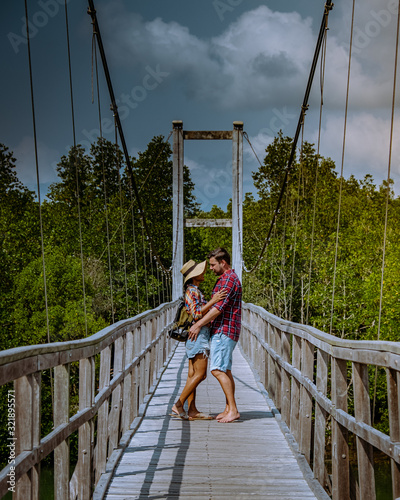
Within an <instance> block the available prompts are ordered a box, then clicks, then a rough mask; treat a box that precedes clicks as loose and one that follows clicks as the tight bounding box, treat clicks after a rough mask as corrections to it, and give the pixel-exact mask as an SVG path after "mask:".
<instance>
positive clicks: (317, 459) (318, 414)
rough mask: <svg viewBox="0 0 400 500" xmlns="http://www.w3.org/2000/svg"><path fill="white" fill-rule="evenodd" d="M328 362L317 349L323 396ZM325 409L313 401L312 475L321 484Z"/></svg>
mask: <svg viewBox="0 0 400 500" xmlns="http://www.w3.org/2000/svg"><path fill="white" fill-rule="evenodd" d="M328 363H329V355H328V354H327V353H326V352H324V351H322V350H321V349H318V351H317V390H318V392H320V393H321V394H322V395H323V396H326V394H327V388H328ZM326 419H327V413H326V411H325V410H324V409H323V408H322V407H321V406H320V405H319V404H318V402H316V403H315V435H314V477H315V478H316V479H318V481H319V482H320V483H321V484H324V480H325V435H326Z"/></svg>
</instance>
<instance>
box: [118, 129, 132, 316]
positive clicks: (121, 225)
mask: <svg viewBox="0 0 400 500" xmlns="http://www.w3.org/2000/svg"><path fill="white" fill-rule="evenodd" d="M115 163H116V170H117V177H118V190H119V212H120V219H121V222H120V224H119V227H120V228H121V243H122V257H123V260H124V285H125V304H126V317H127V318H129V316H130V314H129V300H128V279H127V274H126V251H125V234H124V231H125V226H124V218H123V215H122V213H123V206H122V186H121V175H120V168H121V166H120V164H119V160H118V133H117V127H116V126H115Z"/></svg>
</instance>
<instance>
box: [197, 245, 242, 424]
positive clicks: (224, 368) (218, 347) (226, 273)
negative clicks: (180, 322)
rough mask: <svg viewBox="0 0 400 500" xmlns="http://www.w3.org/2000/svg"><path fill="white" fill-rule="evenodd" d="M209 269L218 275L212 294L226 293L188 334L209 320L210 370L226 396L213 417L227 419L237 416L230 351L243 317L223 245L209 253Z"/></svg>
mask: <svg viewBox="0 0 400 500" xmlns="http://www.w3.org/2000/svg"><path fill="white" fill-rule="evenodd" d="M208 258H209V262H210V269H211V270H212V271H213V272H214V274H215V275H216V276H219V278H218V280H217V282H216V284H215V286H214V290H213V293H212V295H214V294H215V293H216V292H218V291H219V290H221V289H225V290H226V291H227V296H226V297H225V298H224V299H223V300H221V301H220V302H217V303H216V304H214V305H213V306H212V308H211V309H210V310H209V311H208V313H207V314H206V315H205V316H203V317H202V318H201V319H200V320H199V321H196V323H194V324H193V326H192V327H191V328H190V331H189V338H191V339H196V338H197V335H198V333H199V331H200V329H201V327H202V326H204V325H207V324H208V323H209V322H210V321H211V322H212V323H211V347H210V358H211V365H210V370H211V373H212V374H213V375H214V377H216V379H217V380H218V382H219V383H220V384H221V387H222V390H223V391H224V394H225V398H226V407H225V410H224V411H223V412H222V413H220V414H219V415H218V416H217V417H216V419H217V420H218V421H219V422H223V423H228V422H233V421H234V420H237V419H238V418H240V413H239V412H238V409H237V406H236V401H235V382H234V380H233V376H232V371H231V368H232V353H233V350H234V349H235V347H236V344H237V341H238V340H239V335H240V327H241V318H242V285H241V283H240V281H239V278H238V276H237V274H236V273H235V271H234V270H233V269H231V265H230V263H231V258H230V255H229V253H228V252H227V251H226V250H225V249H224V248H217V249H216V250H214V251H212V252H211V253H210V254H209V255H208Z"/></svg>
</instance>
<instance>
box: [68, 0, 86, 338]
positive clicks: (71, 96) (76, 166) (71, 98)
mask: <svg viewBox="0 0 400 500" xmlns="http://www.w3.org/2000/svg"><path fill="white" fill-rule="evenodd" d="M64 5H65V27H66V38H67V53H68V74H69V88H70V101H71V120H72V136H73V144H74V149H73V151H74V154H73V158H74V165H75V177H76V200H77V210H78V232H79V248H80V257H81V270H82V292H83V312H84V317H85V333H86V336H87V334H88V327H87V311H86V285H85V266H84V261H83V238H82V219H81V202H80V195H79V169H78V161H77V157H76V133H75V112H74V93H73V85H72V64H71V48H70V41H69V22H68V8H67V0H65V1H64Z"/></svg>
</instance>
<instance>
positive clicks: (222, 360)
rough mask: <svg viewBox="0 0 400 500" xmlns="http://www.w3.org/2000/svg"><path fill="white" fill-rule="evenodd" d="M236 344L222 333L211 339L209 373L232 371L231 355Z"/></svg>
mask: <svg viewBox="0 0 400 500" xmlns="http://www.w3.org/2000/svg"><path fill="white" fill-rule="evenodd" d="M236 344H237V342H235V341H234V340H232V339H230V338H229V337H228V336H227V335H225V334H224V333H216V334H214V335H213V336H212V337H211V349H210V350H211V354H210V358H211V367H210V371H213V370H219V371H221V372H225V373H226V371H227V370H231V369H232V353H233V350H234V349H235V347H236Z"/></svg>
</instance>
